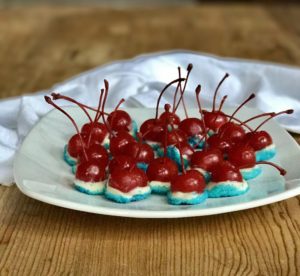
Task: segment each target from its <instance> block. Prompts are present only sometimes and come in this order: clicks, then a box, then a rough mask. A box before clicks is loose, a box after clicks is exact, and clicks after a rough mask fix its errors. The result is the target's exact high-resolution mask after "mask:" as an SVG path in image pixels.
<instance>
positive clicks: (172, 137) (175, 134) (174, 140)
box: [161, 129, 188, 146]
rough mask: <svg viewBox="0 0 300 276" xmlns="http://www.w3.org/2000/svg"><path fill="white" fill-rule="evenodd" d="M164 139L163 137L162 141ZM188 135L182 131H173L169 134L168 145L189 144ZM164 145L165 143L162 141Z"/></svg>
mask: <svg viewBox="0 0 300 276" xmlns="http://www.w3.org/2000/svg"><path fill="white" fill-rule="evenodd" d="M162 138H163V137H161V139H162ZM187 138H188V137H187V135H186V133H185V132H183V131H182V130H180V129H173V130H171V131H168V132H167V145H168V146H169V145H176V144H178V143H183V142H187ZM161 142H162V143H164V141H161Z"/></svg>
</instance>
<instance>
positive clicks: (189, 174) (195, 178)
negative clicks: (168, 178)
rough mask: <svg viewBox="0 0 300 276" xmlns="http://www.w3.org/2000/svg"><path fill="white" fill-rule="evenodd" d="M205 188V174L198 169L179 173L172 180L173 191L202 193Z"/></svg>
mask: <svg viewBox="0 0 300 276" xmlns="http://www.w3.org/2000/svg"><path fill="white" fill-rule="evenodd" d="M204 189H205V179H204V177H203V175H202V174H201V173H200V172H198V171H196V170H189V171H186V173H183V174H181V175H178V176H177V177H176V178H174V179H173V180H172V182H171V191H172V192H184V193H192V192H196V193H199V194H200V193H202V192H203V191H204Z"/></svg>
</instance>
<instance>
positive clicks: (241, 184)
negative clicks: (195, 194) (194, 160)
mask: <svg viewBox="0 0 300 276" xmlns="http://www.w3.org/2000/svg"><path fill="white" fill-rule="evenodd" d="M220 183H222V184H228V185H230V186H234V187H235V188H237V189H238V190H240V191H245V190H247V189H248V183H247V182H246V181H245V180H243V181H242V182H239V181H222V182H209V183H208V185H207V186H206V189H207V190H212V189H213V188H214V187H216V186H218V185H219V184H220Z"/></svg>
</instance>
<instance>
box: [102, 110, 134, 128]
mask: <svg viewBox="0 0 300 276" xmlns="http://www.w3.org/2000/svg"><path fill="white" fill-rule="evenodd" d="M107 121H108V123H109V125H110V127H111V129H112V130H114V131H130V130H131V129H132V121H131V117H130V115H129V114H128V113H127V112H126V111H124V110H115V111H113V112H111V113H110V114H109V115H108V117H107Z"/></svg>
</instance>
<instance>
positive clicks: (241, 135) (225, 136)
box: [218, 122, 246, 144]
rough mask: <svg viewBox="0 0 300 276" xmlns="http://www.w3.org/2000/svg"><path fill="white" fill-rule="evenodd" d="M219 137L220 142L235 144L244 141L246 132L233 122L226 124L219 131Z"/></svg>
mask: <svg viewBox="0 0 300 276" xmlns="http://www.w3.org/2000/svg"><path fill="white" fill-rule="evenodd" d="M218 134H219V137H220V138H221V139H222V140H225V141H229V142H231V143H232V144H237V143H240V142H242V141H243V140H244V139H245V136H246V132H245V130H244V128H243V127H242V126H241V125H238V124H235V123H233V122H227V123H225V124H224V125H222V126H221V127H220V129H219V132H218Z"/></svg>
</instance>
